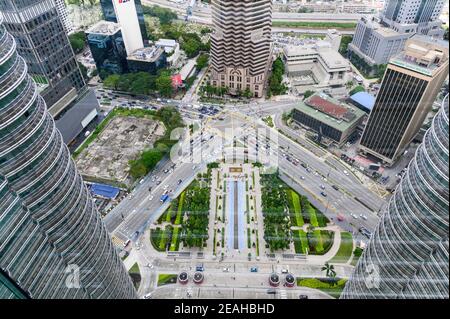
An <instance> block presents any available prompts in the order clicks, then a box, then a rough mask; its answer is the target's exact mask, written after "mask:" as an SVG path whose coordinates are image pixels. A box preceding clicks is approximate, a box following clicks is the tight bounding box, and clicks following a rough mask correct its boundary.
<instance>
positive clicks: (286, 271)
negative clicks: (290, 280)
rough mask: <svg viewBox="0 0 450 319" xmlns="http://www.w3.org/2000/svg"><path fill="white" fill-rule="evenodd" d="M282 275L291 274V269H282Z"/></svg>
mask: <svg viewBox="0 0 450 319" xmlns="http://www.w3.org/2000/svg"><path fill="white" fill-rule="evenodd" d="M281 273H282V274H287V273H289V269H287V268H283V269H281Z"/></svg>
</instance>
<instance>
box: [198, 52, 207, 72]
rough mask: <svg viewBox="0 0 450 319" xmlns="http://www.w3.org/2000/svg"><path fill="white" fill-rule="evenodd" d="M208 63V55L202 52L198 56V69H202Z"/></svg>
mask: <svg viewBox="0 0 450 319" xmlns="http://www.w3.org/2000/svg"><path fill="white" fill-rule="evenodd" d="M207 65H208V55H207V54H200V55H199V56H198V58H197V70H199V71H200V70H201V69H203V68H204V67H206V66H207Z"/></svg>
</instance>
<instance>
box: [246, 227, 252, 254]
mask: <svg viewBox="0 0 450 319" xmlns="http://www.w3.org/2000/svg"><path fill="white" fill-rule="evenodd" d="M251 236H252V232H251V230H250V228H247V248H248V249H250V248H252V237H251Z"/></svg>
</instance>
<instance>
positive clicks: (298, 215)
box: [290, 190, 305, 227]
mask: <svg viewBox="0 0 450 319" xmlns="http://www.w3.org/2000/svg"><path fill="white" fill-rule="evenodd" d="M290 195H291V200H292V205H293V207H294V213H295V221H296V226H298V227H302V226H303V225H304V223H305V222H304V221H303V216H302V207H301V204H300V196H299V195H298V194H297V193H296V192H294V191H293V190H290Z"/></svg>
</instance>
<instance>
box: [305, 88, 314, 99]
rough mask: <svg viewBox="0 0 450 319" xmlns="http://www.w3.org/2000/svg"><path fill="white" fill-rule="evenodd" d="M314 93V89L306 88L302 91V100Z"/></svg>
mask: <svg viewBox="0 0 450 319" xmlns="http://www.w3.org/2000/svg"><path fill="white" fill-rule="evenodd" d="M314 93H316V92H315V91H311V90H306V91H305V93H303V100H306V99H307V98H309V97H310V96H311V95H314Z"/></svg>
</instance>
